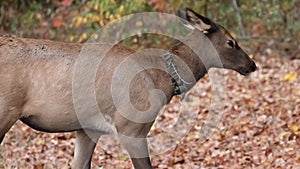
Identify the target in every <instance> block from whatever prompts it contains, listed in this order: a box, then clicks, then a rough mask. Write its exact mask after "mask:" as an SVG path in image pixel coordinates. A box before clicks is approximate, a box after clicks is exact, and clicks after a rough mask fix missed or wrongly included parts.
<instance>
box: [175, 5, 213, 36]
mask: <svg viewBox="0 0 300 169" xmlns="http://www.w3.org/2000/svg"><path fill="white" fill-rule="evenodd" d="M181 11H182V10H181ZM183 12H184V13H183ZM183 12H181V15H179V12H178V15H179V17H181V18H182V19H185V20H186V22H188V23H189V25H191V26H193V27H194V28H196V29H198V30H200V31H202V32H203V33H209V32H212V30H215V29H216V28H217V26H216V24H215V23H214V22H213V21H212V20H210V19H208V18H206V17H204V16H202V15H200V14H198V13H196V12H195V11H193V10H191V9H189V8H187V9H186V11H183ZM182 15H184V17H183V16H182ZM185 24H186V23H185Z"/></svg>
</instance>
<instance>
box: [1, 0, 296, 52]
mask: <svg viewBox="0 0 300 169" xmlns="http://www.w3.org/2000/svg"><path fill="white" fill-rule="evenodd" d="M235 4H236V5H235ZM185 7H190V8H193V9H194V10H196V11H198V12H200V13H202V14H204V15H206V16H208V17H210V18H213V19H214V20H216V21H217V22H218V23H221V24H222V25H223V26H225V27H227V28H230V30H231V31H232V32H231V33H232V34H233V35H236V37H237V38H242V39H245V40H253V39H255V41H256V42H257V43H259V44H262V45H264V43H265V42H269V44H268V45H273V46H274V47H279V48H282V49H283V51H287V52H289V51H290V50H291V48H294V47H296V48H297V46H298V44H299V38H295V37H299V35H300V22H299V19H300V13H299V9H300V1H298V0H289V1H280V0H253V1H248V0H222V1H218V0H202V1H193V0H91V1H88V0H77V1H74V0H5V1H0V32H1V33H2V34H5V33H10V34H15V35H17V36H22V37H31V38H45V39H54V40H60V41H68V42H84V41H85V40H86V39H87V38H88V37H89V36H90V35H91V34H92V33H94V32H95V31H96V30H98V29H99V28H101V26H103V25H105V24H106V23H108V22H110V21H112V20H115V19H118V18H120V17H122V16H124V15H128V14H132V13H136V12H146V11H160V12H167V13H175V12H176V10H177V9H178V8H185ZM274 41H276V42H279V43H274ZM133 42H137V40H136V39H133ZM160 45H161V44H160ZM259 46H260V45H257V47H256V48H260V47H259ZM252 50H253V49H252ZM258 50H259V49H258ZM291 55H292V56H291ZM296 55H297V54H295V53H291V54H289V56H290V57H295V56H296Z"/></svg>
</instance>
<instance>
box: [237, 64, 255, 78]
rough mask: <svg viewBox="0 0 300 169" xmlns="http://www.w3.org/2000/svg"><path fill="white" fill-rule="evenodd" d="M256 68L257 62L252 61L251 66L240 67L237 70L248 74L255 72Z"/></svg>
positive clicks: (242, 73)
mask: <svg viewBox="0 0 300 169" xmlns="http://www.w3.org/2000/svg"><path fill="white" fill-rule="evenodd" d="M256 69H257V67H256V64H255V63H254V62H252V65H251V66H250V67H248V68H244V67H240V68H238V70H237V71H238V72H239V73H240V74H241V75H244V76H247V75H249V74H250V73H252V72H254V71H255V70H256Z"/></svg>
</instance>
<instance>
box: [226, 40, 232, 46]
mask: <svg viewBox="0 0 300 169" xmlns="http://www.w3.org/2000/svg"><path fill="white" fill-rule="evenodd" d="M226 43H227V44H228V45H229V46H230V47H231V48H233V47H234V42H233V41H232V40H228V41H226Z"/></svg>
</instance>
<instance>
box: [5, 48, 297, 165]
mask: <svg viewBox="0 0 300 169" xmlns="http://www.w3.org/2000/svg"><path fill="white" fill-rule="evenodd" d="M258 57H259V59H257V60H258V61H257V65H258V68H259V69H258V70H257V71H256V72H254V73H252V74H251V75H249V76H247V77H244V76H242V75H240V74H238V73H236V72H234V71H230V70H223V71H225V74H226V105H225V109H224V112H223V118H222V119H221V122H220V123H219V128H218V130H216V131H215V132H214V134H213V135H212V136H211V137H210V138H209V139H208V140H207V141H205V142H204V143H201V142H200V140H199V139H200V136H199V133H200V130H201V126H202V125H203V122H204V121H205V119H206V118H207V115H208V112H209V111H208V110H209V105H210V98H211V85H210V79H209V77H208V76H205V77H204V78H203V79H201V80H200V81H199V82H198V83H197V85H196V86H195V87H194V88H193V89H192V91H191V93H190V94H191V95H192V96H194V97H195V96H196V97H197V98H198V101H194V102H191V103H189V104H191V105H190V106H191V107H192V108H193V109H192V111H193V112H194V113H196V114H197V116H196V117H195V120H196V124H195V125H194V127H192V128H191V129H190V130H189V132H188V134H187V135H186V136H185V137H184V138H182V139H181V140H177V141H175V142H174V146H173V147H172V148H170V149H169V150H167V151H165V152H163V153H160V154H158V155H153V156H152V157H151V161H152V164H153V166H154V167H155V168H184V169H189V168H191V169H192V168H193V169H194V168H208V169H210V168H218V169H222V168H224V169H228V168H232V169H248V168H249V169H250V168H256V169H268V168H270V169H274V168H276V169H299V168H300V85H299V84H300V60H299V59H287V58H283V57H279V56H276V52H275V51H271V52H270V51H267V53H263V54H260V56H258ZM180 106H181V102H180V99H179V98H178V97H175V98H173V100H172V101H171V103H170V104H168V105H167V106H166V107H165V111H163V113H161V114H160V115H159V117H158V118H157V121H156V122H155V125H154V127H153V128H152V130H151V132H150V136H155V135H156V134H158V133H164V132H165V131H167V130H172V127H173V126H174V124H175V123H176V120H177V119H178V116H179V113H180V111H179V110H180ZM160 141H161V143H159V142H158V143H156V142H153V143H150V144H151V147H161V146H163V145H164V144H163V142H164V140H160ZM74 143H75V133H58V134H49V133H43V132H38V131H35V130H33V129H30V128H29V127H27V126H25V125H24V124H22V123H21V122H17V123H16V124H15V125H14V126H13V127H12V129H11V130H10V131H9V132H8V133H7V134H6V137H5V139H4V141H3V143H2V145H1V146H0V169H3V168H5V169H10V168H22V169H25V168H36V169H41V168H46V169H52V168H60V169H65V168H70V166H71V163H72V159H73V157H72V156H73V154H74ZM92 168H95V169H96V168H104V169H111V168H128V169H129V168H132V166H131V162H130V160H129V158H128V156H127V154H126V151H125V150H124V149H123V148H122V147H120V145H119V144H118V142H117V141H116V140H115V139H114V138H113V137H111V136H104V137H102V138H101V139H100V140H99V142H98V145H97V147H96V150H95V153H94V156H93V159H92Z"/></svg>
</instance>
